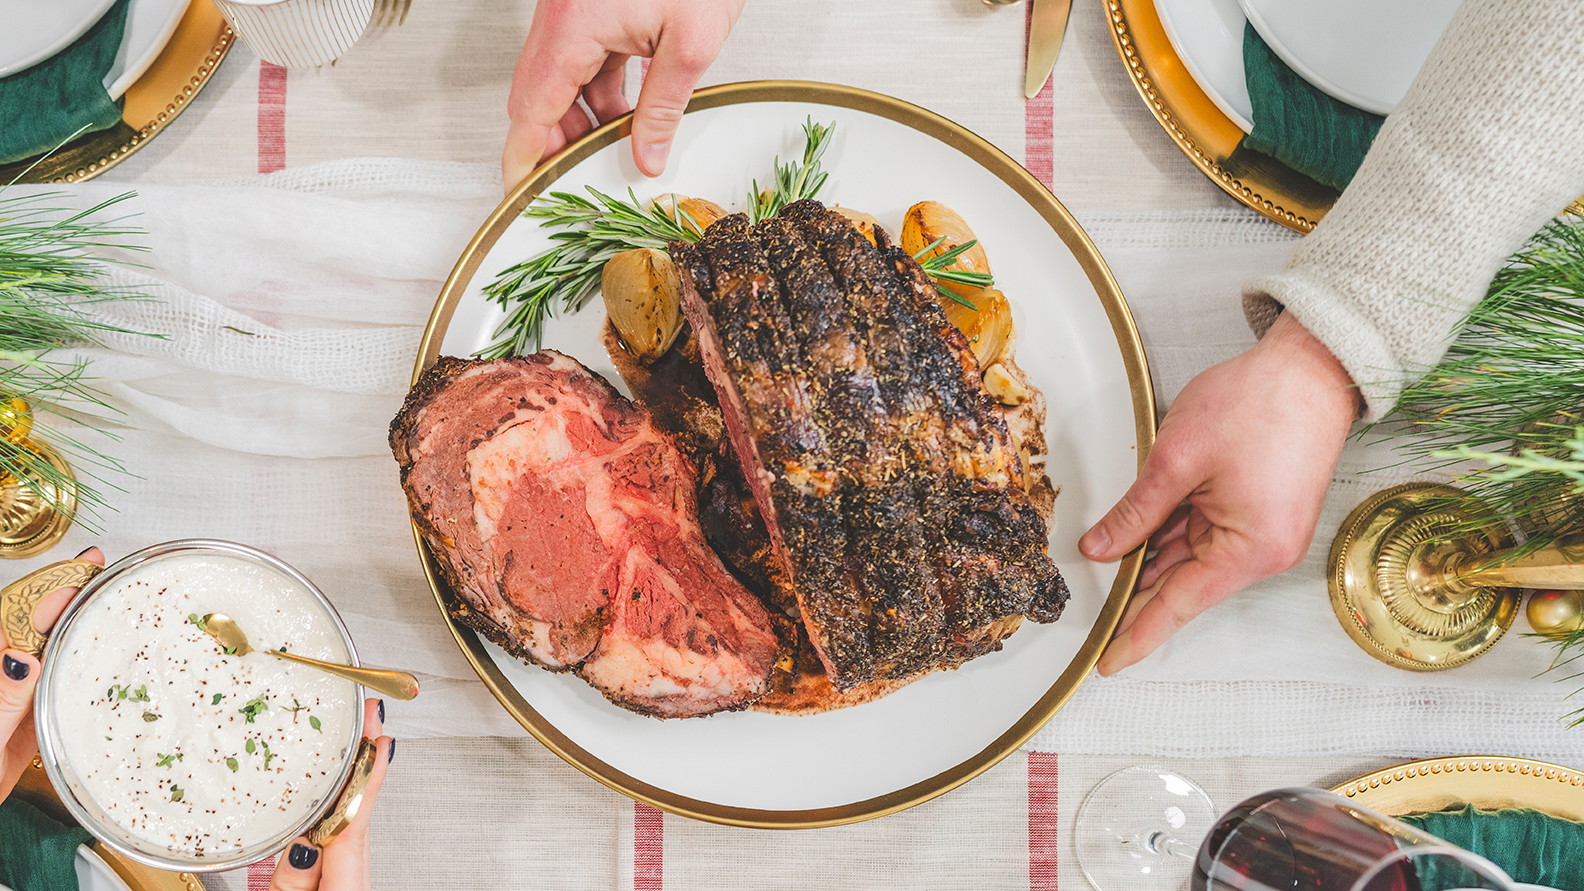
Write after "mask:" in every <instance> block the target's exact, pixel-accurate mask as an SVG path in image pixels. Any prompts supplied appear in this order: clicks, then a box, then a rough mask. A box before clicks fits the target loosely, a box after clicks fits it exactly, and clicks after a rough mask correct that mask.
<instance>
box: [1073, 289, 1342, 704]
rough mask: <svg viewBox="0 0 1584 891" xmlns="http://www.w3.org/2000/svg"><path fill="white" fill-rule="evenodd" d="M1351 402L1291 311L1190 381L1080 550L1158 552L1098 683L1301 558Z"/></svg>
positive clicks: (1112, 555)
mask: <svg viewBox="0 0 1584 891" xmlns="http://www.w3.org/2000/svg"><path fill="white" fill-rule="evenodd" d="M1359 406H1360V402H1359V397H1358V394H1357V392H1356V390H1355V389H1354V387H1353V382H1352V380H1351V378H1349V377H1348V374H1347V372H1346V371H1345V370H1344V369H1343V368H1342V366H1341V364H1340V363H1338V362H1337V360H1336V358H1335V357H1334V356H1332V355H1331V352H1330V351H1329V350H1327V349H1326V347H1325V345H1323V344H1321V343H1320V342H1319V341H1318V340H1316V339H1315V338H1314V336H1313V335H1311V334H1310V333H1309V332H1308V331H1307V330H1305V329H1304V327H1303V326H1302V325H1300V324H1299V323H1298V321H1297V320H1296V319H1294V318H1293V317H1292V316H1290V315H1283V316H1281V317H1280V318H1279V319H1277V321H1276V324H1274V325H1273V326H1271V329H1270V331H1269V332H1267V333H1266V335H1265V338H1264V339H1263V340H1261V341H1260V342H1259V343H1258V344H1256V345H1255V346H1254V348H1253V349H1251V350H1249V351H1248V352H1246V353H1244V354H1243V355H1241V356H1238V357H1237V358H1235V359H1231V360H1229V361H1226V362H1223V363H1221V364H1220V365H1216V366H1214V367H1212V368H1209V369H1207V370H1206V371H1204V372H1203V373H1201V374H1200V375H1198V376H1197V377H1195V378H1194V379H1193V380H1192V381H1189V382H1188V386H1187V387H1184V388H1183V391H1182V394H1181V395H1180V396H1178V397H1177V401H1176V402H1175V403H1174V404H1173V405H1172V407H1171V410H1170V411H1168V412H1167V413H1166V418H1165V420H1163V421H1162V422H1161V426H1160V432H1159V434H1158V435H1157V437H1156V440H1155V446H1154V448H1152V449H1151V450H1150V453H1149V457H1148V458H1146V459H1145V461H1144V467H1143V469H1142V470H1140V471H1139V477H1138V480H1137V481H1136V482H1134V483H1133V486H1132V487H1131V488H1129V489H1128V491H1127V494H1126V495H1124V496H1122V500H1121V501H1119V502H1117V504H1116V506H1115V507H1113V508H1111V511H1110V512H1109V513H1107V514H1106V515H1105V517H1103V518H1102V519H1101V520H1100V522H1098V523H1096V524H1095V525H1094V528H1092V529H1090V530H1089V531H1088V532H1087V533H1085V534H1084V536H1083V538H1082V539H1080V540H1079V543H1078V545H1079V548H1080V549H1081V550H1082V551H1083V553H1084V555H1085V556H1087V557H1089V558H1090V559H1092V560H1115V559H1117V558H1119V557H1121V556H1122V555H1123V554H1125V553H1127V552H1128V551H1131V550H1133V549H1134V548H1136V547H1138V546H1140V545H1142V544H1144V542H1145V540H1146V539H1149V540H1150V543H1151V546H1152V550H1153V552H1154V553H1153V556H1152V557H1150V559H1149V560H1148V562H1147V563H1146V564H1145V566H1144V571H1143V573H1142V574H1141V575H1140V577H1139V590H1138V593H1136V594H1135V595H1134V596H1133V602H1132V603H1131V604H1130V605H1129V607H1128V611H1127V613H1126V614H1124V615H1123V617H1122V622H1121V624H1120V625H1118V628H1117V634H1116V636H1115V637H1114V638H1113V639H1112V641H1111V644H1110V646H1109V647H1107V648H1106V651H1105V654H1104V655H1103V656H1101V658H1100V664H1099V666H1098V668H1099V671H1100V673H1101V674H1103V675H1106V674H1112V673H1114V672H1117V671H1120V670H1121V669H1123V668H1126V667H1127V666H1129V665H1132V664H1133V663H1135V662H1138V661H1139V660H1140V659H1143V658H1144V657H1145V656H1148V655H1149V654H1150V653H1152V652H1154V650H1155V648H1156V647H1158V646H1160V645H1161V644H1162V643H1164V642H1165V641H1166V639H1167V638H1168V637H1171V636H1172V635H1173V634H1175V633H1176V632H1177V630H1178V629H1179V628H1181V627H1183V626H1184V625H1186V624H1188V622H1189V621H1190V620H1192V619H1193V618H1194V617H1195V616H1197V615H1199V614H1200V613H1202V612H1204V611H1205V610H1207V609H1209V608H1210V607H1212V606H1214V605H1215V604H1217V603H1220V602H1221V601H1223V600H1225V599H1226V598H1228V597H1230V596H1232V595H1233V594H1234V593H1236V592H1238V591H1241V590H1242V589H1244V588H1246V587H1248V586H1249V585H1251V584H1253V583H1254V582H1256V581H1258V580H1260V579H1262V578H1265V577H1266V576H1270V575H1275V574H1276V573H1278V572H1284V571H1286V570H1288V569H1291V568H1292V567H1293V566H1295V565H1297V563H1298V561H1299V560H1301V559H1303V555H1304V553H1305V552H1306V551H1307V550H1308V548H1309V542H1310V540H1311V539H1312V538H1313V537H1314V531H1315V524H1316V523H1317V522H1318V521H1319V517H1320V507H1321V504H1322V503H1323V502H1324V500H1325V494H1326V488H1327V486H1328V485H1329V484H1330V482H1331V475H1332V470H1333V469H1334V468H1335V467H1336V461H1337V456H1338V455H1339V454H1340V453H1341V451H1342V443H1343V441H1344V440H1345V439H1346V438H1347V433H1348V428H1349V427H1350V426H1351V425H1352V423H1353V420H1354V418H1356V417H1357V416H1358V412H1359Z"/></svg>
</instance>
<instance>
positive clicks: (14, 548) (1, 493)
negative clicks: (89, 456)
mask: <svg viewBox="0 0 1584 891" xmlns="http://www.w3.org/2000/svg"><path fill="white" fill-rule="evenodd" d="M27 447H28V448H30V449H32V450H33V451H35V452H37V453H38V454H39V456H40V457H42V458H43V459H44V460H46V461H48V462H49V463H50V464H52V465H53V466H54V467H55V468H56V469H57V470H59V471H60V472H61V474H62V475H63V477H64V478H65V479H66V480H68V481H70V480H71V479H73V477H72V471H71V466H70V465H68V464H67V463H66V459H64V458H62V457H61V456H60V455H59V454H58V453H57V452H56V451H55V450H54V449H52V448H50V447H49V446H46V445H44V444H43V443H40V442H32V441H30V442H28V443H27ZM39 488H42V489H43V491H42V492H40V491H38V489H39ZM76 509H77V487H76V485H75V484H72V483H68V484H67V485H65V486H54V485H49V484H43V483H41V484H39V485H38V486H25V485H23V484H22V483H21V482H19V481H18V480H16V479H14V478H10V479H6V480H5V481H4V482H0V557H3V558H7V559H12V560H20V559H22V558H24V557H32V556H34V555H36V554H41V553H43V552H45V551H47V550H49V549H50V548H51V547H53V546H54V545H55V543H56V542H59V541H60V540H61V538H63V537H64V536H65V535H66V530H67V529H69V528H70V527H71V517H72V514H73V513H74V512H75V511H76Z"/></svg>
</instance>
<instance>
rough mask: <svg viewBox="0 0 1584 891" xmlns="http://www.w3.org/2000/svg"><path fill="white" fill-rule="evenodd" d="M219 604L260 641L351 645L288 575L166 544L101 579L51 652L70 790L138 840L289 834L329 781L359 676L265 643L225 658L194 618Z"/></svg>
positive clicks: (232, 841) (211, 846)
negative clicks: (284, 654)
mask: <svg viewBox="0 0 1584 891" xmlns="http://www.w3.org/2000/svg"><path fill="white" fill-rule="evenodd" d="M209 613H224V614H226V615H228V616H230V617H231V618H232V619H234V620H236V622H237V624H238V625H240V626H241V627H242V630H243V631H245V632H246V633H247V636H248V640H249V642H250V643H251V644H252V646H253V647H254V649H255V650H256V651H259V650H264V649H279V648H281V647H285V648H286V649H287V650H288V651H289V652H293V653H299V654H301V655H304V656H312V657H315V658H319V659H330V660H335V661H346V659H347V658H348V653H347V650H346V647H345V645H344V644H343V642H342V640H341V636H340V634H339V632H338V631H337V629H336V627H335V625H334V623H333V622H332V620H331V618H330V616H329V614H328V613H327V612H326V611H325V610H324V608H323V607H322V606H321V605H320V604H319V602H318V601H317V600H316V599H315V598H314V597H313V595H312V593H311V592H309V591H307V590H306V589H304V588H303V587H302V586H301V585H299V584H298V583H297V582H296V581H295V580H293V579H292V578H290V577H289V576H287V575H284V574H282V573H280V572H278V571H276V570H275V569H273V568H271V567H269V566H264V565H260V564H256V563H253V562H251V561H248V560H244V559H241V558H237V557H231V556H226V555H216V554H197V553H176V554H171V555H167V556H163V557H157V558H154V559H152V560H150V561H149V562H147V563H145V564H142V565H139V566H136V567H134V568H132V569H130V570H128V571H127V572H125V573H124V574H122V575H120V576H119V577H117V578H114V579H111V580H110V581H109V582H108V583H107V585H106V586H105V587H103V588H101V589H100V590H99V592H98V593H97V594H96V596H94V598H93V599H92V600H91V602H89V603H88V604H87V605H86V606H85V607H84V608H83V609H82V611H81V612H80V613H78V614H77V615H76V616H75V618H73V620H72V623H71V626H70V630H69V633H68V634H67V636H66V639H64V640H59V641H57V642H56V643H57V644H58V645H56V644H52V645H51V647H50V650H49V651H48V652H47V654H46V658H48V659H50V660H58V664H57V665H56V666H55V668H54V670H53V682H52V684H51V689H50V690H49V691H48V695H49V696H50V701H51V708H52V710H53V711H52V720H53V723H54V729H55V730H56V731H57V734H58V739H59V741H60V743H59V745H60V753H59V757H60V761H61V762H62V766H63V768H64V771H65V773H66V774H67V775H68V776H70V777H72V778H73V779H74V782H73V785H74V786H76V787H77V788H76V791H77V793H78V796H79V798H80V799H86V801H87V803H88V804H89V806H90V807H91V808H93V809H95V810H98V811H99V812H100V815H101V816H102V818H103V819H104V820H105V821H106V822H108V823H110V824H112V825H113V826H115V827H117V828H119V829H120V830H121V831H123V832H125V833H126V834H127V835H128V836H130V837H131V838H133V839H137V840H138V841H139V842H140V843H139V844H138V845H137V847H139V848H145V847H149V846H152V847H153V850H159V849H161V848H164V849H167V850H169V851H171V852H175V853H177V854H180V855H184V856H187V857H193V858H224V857H228V856H233V855H236V854H238V853H240V852H242V851H244V850H249V849H253V848H256V847H257V846H258V845H260V844H263V843H268V842H271V841H272V840H275V839H277V838H279V837H281V836H282V835H283V834H284V833H287V832H289V831H291V829H292V828H293V827H295V826H297V825H298V824H299V823H300V822H301V821H302V820H303V819H304V818H305V817H307V816H309V815H310V814H311V813H313V812H316V811H317V808H318V807H319V805H320V804H322V803H323V802H324V801H326V800H327V799H328V798H330V797H332V796H334V795H335V794H337V793H338V792H339V789H338V787H337V780H338V779H339V777H340V771H341V768H342V765H343V764H344V761H345V757H346V751H347V749H348V747H349V740H350V739H351V737H352V734H353V733H354V728H355V726H356V716H357V714H358V710H360V709H361V703H359V702H358V701H357V700H356V690H357V688H356V685H354V684H352V683H351V682H349V681H344V680H341V679H340V678H336V677H332V676H330V675H327V674H325V673H323V672H319V671H315V670H313V669H310V668H306V667H303V666H299V665H293V664H292V663H290V662H286V661H284V660H281V659H276V658H274V657H272V656H269V655H267V654H265V653H263V652H252V653H249V654H248V655H246V656H234V655H227V654H226V653H224V652H223V651H222V650H221V648H220V646H219V644H218V643H216V642H215V640H214V638H212V637H210V636H209V635H208V634H205V633H204V632H203V631H202V630H200V628H199V627H198V625H196V624H194V621H193V619H194V618H196V617H202V616H204V615H206V614H209Z"/></svg>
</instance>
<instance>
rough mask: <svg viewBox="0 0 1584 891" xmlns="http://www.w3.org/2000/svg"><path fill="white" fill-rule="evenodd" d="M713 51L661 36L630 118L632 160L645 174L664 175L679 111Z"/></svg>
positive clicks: (691, 40) (686, 40)
mask: <svg viewBox="0 0 1584 891" xmlns="http://www.w3.org/2000/svg"><path fill="white" fill-rule="evenodd" d="M713 52H714V50H713V48H707V47H706V45H705V44H704V43H702V42H701V41H699V40H697V39H695V38H692V37H689V36H687V35H686V34H675V35H672V34H667V35H664V36H662V37H661V39H660V45H659V46H657V47H656V48H655V55H654V61H653V62H652V63H651V64H650V65H649V74H648V76H647V77H645V78H644V84H643V89H641V90H640V91H639V92H638V110H637V112H635V113H634V115H633V160H635V161H637V162H638V169H639V170H642V171H643V172H644V173H645V174H647V175H649V176H659V175H660V174H662V173H664V172H665V165H666V157H667V156H668V155H669V154H670V153H671V140H672V139H674V138H676V131H677V127H678V126H679V125H680V124H681V123H682V112H683V111H685V110H686V109H687V104H688V99H689V98H690V97H691V96H692V95H693V86H694V85H695V84H697V83H698V80H699V78H700V77H703V76H704V70H705V69H706V68H708V67H709V63H710V62H711V61H712V58H713Z"/></svg>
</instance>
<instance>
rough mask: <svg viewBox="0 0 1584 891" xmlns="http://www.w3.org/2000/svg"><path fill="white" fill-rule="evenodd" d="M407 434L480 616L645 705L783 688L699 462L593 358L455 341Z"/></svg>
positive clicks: (414, 477)
mask: <svg viewBox="0 0 1584 891" xmlns="http://www.w3.org/2000/svg"><path fill="white" fill-rule="evenodd" d="M391 449H392V451H393V452H394V453H395V456H396V460H397V462H398V464H399V465H400V467H401V477H402V484H403V487H404V488H405V489H406V491H407V497H408V501H409V506H410V507H411V509H412V515H413V517H414V518H415V519H416V520H417V522H418V526H419V529H420V531H421V533H422V535H423V537H424V539H425V541H426V542H427V543H428V544H429V547H430V549H431V551H432V552H433V553H434V555H435V557H436V560H437V563H438V564H439V566H440V568H441V572H442V574H443V575H444V576H445V577H446V581H447V582H448V583H449V584H450V586H451V588H452V590H453V592H454V593H455V595H456V599H455V600H454V601H453V603H452V611H453V614H454V615H455V616H456V617H457V618H458V619H459V620H460V621H462V622H463V623H464V624H466V625H468V626H469V627H471V628H473V629H474V630H476V631H478V632H479V633H481V634H483V635H484V636H485V637H486V638H488V639H489V640H491V641H493V642H494V643H496V644H498V645H500V646H502V647H503V648H505V649H506V650H508V651H509V652H511V653H512V654H513V655H516V656H518V657H519V658H524V659H528V660H530V661H533V662H536V663H538V664H540V665H543V666H544V667H546V668H549V669H552V670H575V671H576V672H577V673H578V674H579V675H580V676H582V677H583V678H584V679H585V680H587V681H588V682H589V683H590V684H591V685H593V686H594V687H595V688H597V689H598V690H600V691H601V692H602V693H604V694H605V695H606V696H607V697H608V698H610V699H611V700H612V701H613V702H616V703H617V704H619V705H622V706H625V707H627V708H630V709H632V710H634V711H638V712H642V713H644V714H650V715H655V716H658V717H689V716H694V715H701V714H709V713H712V712H716V711H721V710H725V709H733V708H741V707H743V706H745V705H747V704H748V703H750V702H752V701H753V700H754V699H756V698H758V696H760V695H761V694H763V692H764V691H765V689H766V684H767V679H768V677H769V674H770V671H771V669H772V668H773V666H774V664H775V661H776V659H777V657H778V656H779V654H780V649H781V647H780V643H779V642H778V640H777V638H776V635H775V632H774V630H773V629H772V626H771V623H770V618H769V615H768V614H767V612H766V611H765V609H764V607H763V605H762V604H761V603H760V602H759V600H758V599H757V598H756V597H754V596H753V595H752V594H751V593H749V592H748V591H747V589H745V588H744V587H743V586H742V584H741V583H740V582H738V581H737V580H736V579H735V578H734V577H733V576H732V575H731V574H730V573H729V572H727V570H726V569H725V567H723V566H722V565H721V562H720V560H719V558H717V557H716V556H715V554H714V552H713V551H711V550H710V549H709V547H708V545H706V544H705V542H704V538H703V535H702V533H701V532H700V531H699V527H698V521H697V515H698V504H697V491H698V483H697V480H696V478H695V473H694V469H693V466H692V465H691V464H690V463H689V462H688V461H687V460H686V459H685V458H684V457H683V456H682V454H681V453H680V452H678V450H677V447H676V445H675V443H674V442H673V441H672V440H671V438H670V437H669V436H667V435H665V434H663V433H661V432H660V431H659V430H658V429H656V428H655V426H654V424H653V423H652V422H651V420H650V418H649V416H648V413H647V412H645V411H644V410H643V409H642V408H639V407H638V406H636V405H634V404H633V403H632V402H630V401H628V400H627V399H625V398H623V397H622V396H621V395H620V394H618V393H616V392H615V391H614V390H612V389H611V388H610V386H609V384H607V383H606V382H605V381H604V380H602V379H601V378H599V377H598V376H596V375H595V374H594V373H593V372H590V371H589V370H588V369H586V368H584V367H583V366H582V365H580V364H579V363H577V362H576V361H575V360H573V359H571V358H569V357H567V356H564V355H562V354H560V353H556V352H553V351H549V350H546V351H543V352H540V353H537V354H535V355H532V356H528V357H524V358H520V359H499V360H494V361H488V362H485V361H468V360H462V359H453V358H442V359H441V360H440V361H439V362H438V363H437V364H436V365H435V366H434V367H432V368H430V369H429V370H428V371H427V372H425V374H424V375H423V377H422V378H421V379H420V380H419V382H418V384H417V385H416V386H414V388H413V390H412V392H411V393H410V394H409V395H408V398H407V402H406V404H405V405H404V406H403V408H402V411H401V413H400V414H399V415H397V417H396V420H395V421H394V422H393V423H392V425H391Z"/></svg>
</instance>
